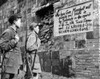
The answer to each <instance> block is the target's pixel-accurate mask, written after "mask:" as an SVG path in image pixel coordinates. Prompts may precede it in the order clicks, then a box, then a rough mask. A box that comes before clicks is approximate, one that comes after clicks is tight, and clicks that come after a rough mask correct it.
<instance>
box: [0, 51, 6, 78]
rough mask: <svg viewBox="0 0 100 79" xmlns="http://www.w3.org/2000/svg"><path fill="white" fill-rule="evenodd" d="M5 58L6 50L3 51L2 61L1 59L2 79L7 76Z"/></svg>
mask: <svg viewBox="0 0 100 79" xmlns="http://www.w3.org/2000/svg"><path fill="white" fill-rule="evenodd" d="M4 59H5V52H4V51H3V53H2V61H1V79H4V78H5V68H4Z"/></svg>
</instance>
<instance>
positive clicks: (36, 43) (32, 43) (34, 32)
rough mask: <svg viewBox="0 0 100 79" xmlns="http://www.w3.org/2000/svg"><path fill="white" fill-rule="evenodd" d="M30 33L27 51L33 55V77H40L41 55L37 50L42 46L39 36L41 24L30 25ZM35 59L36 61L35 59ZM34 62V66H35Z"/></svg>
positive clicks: (35, 78) (36, 78)
mask: <svg viewBox="0 0 100 79" xmlns="http://www.w3.org/2000/svg"><path fill="white" fill-rule="evenodd" d="M29 31H30V32H29V34H28V40H27V51H28V53H29V55H30V57H31V61H32V62H31V69H32V72H33V77H34V78H33V79H38V78H39V75H40V73H41V67H40V62H39V56H38V54H37V50H38V48H39V47H40V44H41V41H40V39H39V37H38V33H39V25H38V24H37V23H32V24H31V25H30V26H29ZM34 60H35V61H34ZM33 64H34V67H33Z"/></svg>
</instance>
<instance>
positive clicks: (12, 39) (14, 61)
mask: <svg viewBox="0 0 100 79" xmlns="http://www.w3.org/2000/svg"><path fill="white" fill-rule="evenodd" d="M8 22H9V24H10V25H9V27H8V28H7V29H6V30H5V31H4V32H3V33H2V35H1V38H0V48H1V50H2V54H3V55H4V59H3V64H2V65H3V67H2V69H3V70H2V71H3V72H2V76H1V77H2V78H1V79H13V78H14V77H15V75H17V74H18V70H19V68H20V65H22V57H21V51H20V46H19V36H18V33H17V30H18V29H19V28H20V27H21V25H22V23H21V16H19V15H17V14H13V15H11V16H10V17H9V19H8Z"/></svg>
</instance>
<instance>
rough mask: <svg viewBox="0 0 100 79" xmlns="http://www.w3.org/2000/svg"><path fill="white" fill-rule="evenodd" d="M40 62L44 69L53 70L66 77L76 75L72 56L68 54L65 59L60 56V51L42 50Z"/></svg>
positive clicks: (46, 70) (45, 70) (52, 71)
mask: <svg viewBox="0 0 100 79" xmlns="http://www.w3.org/2000/svg"><path fill="white" fill-rule="evenodd" d="M39 56H40V63H41V67H42V71H44V72H51V73H53V74H55V75H59V76H65V77H68V78H70V77H76V74H75V71H74V69H73V61H72V59H71V56H67V57H66V58H64V59H60V58H59V51H53V52H50V53H48V52H47V51H45V52H41V54H39Z"/></svg>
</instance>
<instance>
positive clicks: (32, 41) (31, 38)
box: [27, 31, 40, 51]
mask: <svg viewBox="0 0 100 79" xmlns="http://www.w3.org/2000/svg"><path fill="white" fill-rule="evenodd" d="M39 46H40V39H39V38H38V36H37V34H36V33H35V32H34V31H32V32H30V33H29V34H28V40H27V50H29V51H32V50H35V49H38V48H39Z"/></svg>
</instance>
